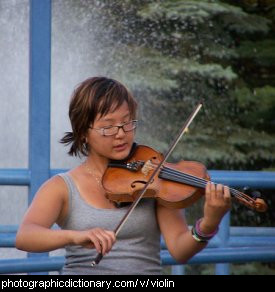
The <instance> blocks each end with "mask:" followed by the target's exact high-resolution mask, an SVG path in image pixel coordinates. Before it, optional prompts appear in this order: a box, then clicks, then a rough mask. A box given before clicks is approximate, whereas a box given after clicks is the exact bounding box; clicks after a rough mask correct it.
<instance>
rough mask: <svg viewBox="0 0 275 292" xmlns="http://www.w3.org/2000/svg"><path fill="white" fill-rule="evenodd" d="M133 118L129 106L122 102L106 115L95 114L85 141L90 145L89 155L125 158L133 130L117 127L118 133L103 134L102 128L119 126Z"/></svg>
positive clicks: (133, 133)
mask: <svg viewBox="0 0 275 292" xmlns="http://www.w3.org/2000/svg"><path fill="white" fill-rule="evenodd" d="M132 119H133V118H132V117H131V115H130V111H129V107H128V104H127V103H126V102H124V103H123V104H122V105H121V106H120V107H119V108H117V109H116V110H115V111H113V112H109V113H107V115H105V116H103V117H100V116H99V114H98V115H97V116H96V118H95V121H94V124H93V126H92V129H91V128H90V129H89V130H88V134H87V140H88V141H87V142H88V143H89V145H90V154H89V156H94V155H96V156H100V157H102V158H107V159H114V160H122V159H124V158H126V157H127V156H128V155H129V153H130V150H131V147H132V144H133V141H134V136H135V130H132V131H129V132H124V130H123V129H122V128H119V130H118V133H117V134H115V135H112V136H103V135H102V134H101V132H102V131H101V130H98V129H102V128H106V127H111V126H120V125H122V124H124V123H126V122H129V121H131V120H132Z"/></svg>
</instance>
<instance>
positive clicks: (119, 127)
mask: <svg viewBox="0 0 275 292" xmlns="http://www.w3.org/2000/svg"><path fill="white" fill-rule="evenodd" d="M130 123H135V127H134V128H133V129H131V130H128V131H125V129H124V126H125V125H126V124H130ZM137 123H138V120H131V121H129V122H125V123H123V124H121V125H120V126H109V127H103V128H92V127H89V129H92V130H96V131H97V132H99V133H100V135H102V136H104V137H111V136H115V135H117V134H118V132H119V129H122V130H123V131H124V133H127V132H131V131H133V130H134V129H136V127H137ZM110 128H117V132H116V133H115V134H112V135H106V134H105V133H104V130H105V129H110Z"/></svg>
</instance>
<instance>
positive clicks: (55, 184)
mask: <svg viewBox="0 0 275 292" xmlns="http://www.w3.org/2000/svg"><path fill="white" fill-rule="evenodd" d="M65 176H66V174H57V175H54V176H53V177H51V178H50V179H48V180H47V181H46V182H44V183H43V184H42V186H41V187H40V189H39V191H38V192H39V193H46V194H47V196H49V195H50V194H52V195H54V196H62V197H63V196H66V195H67V193H68V187H67V184H66V182H65V180H64V177H65Z"/></svg>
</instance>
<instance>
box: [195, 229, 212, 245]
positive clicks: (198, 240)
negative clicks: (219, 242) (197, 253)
mask: <svg viewBox="0 0 275 292" xmlns="http://www.w3.org/2000/svg"><path fill="white" fill-rule="evenodd" d="M191 234H192V237H193V238H194V239H195V240H196V241H197V242H201V243H206V242H208V240H207V239H205V238H202V237H201V236H199V235H198V234H197V233H196V231H195V227H192V229H191Z"/></svg>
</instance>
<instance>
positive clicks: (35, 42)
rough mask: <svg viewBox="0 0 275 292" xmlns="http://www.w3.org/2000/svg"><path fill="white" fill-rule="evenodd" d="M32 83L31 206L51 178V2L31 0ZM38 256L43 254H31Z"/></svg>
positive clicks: (30, 142) (30, 123)
mask: <svg viewBox="0 0 275 292" xmlns="http://www.w3.org/2000/svg"><path fill="white" fill-rule="evenodd" d="M29 82H30V97H29V98H30V99H29V112H30V116H29V169H30V173H31V178H30V185H29V197H28V201H29V204H30V203H31V201H32V199H33V197H34V195H35V193H36V192H37V190H38V188H39V187H40V186H41V184H42V183H43V182H45V181H46V180H47V179H48V178H49V177H50V92H51V0H30V78H29ZM44 255H46V256H48V254H44ZM36 256H39V257H41V254H29V257H36Z"/></svg>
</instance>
